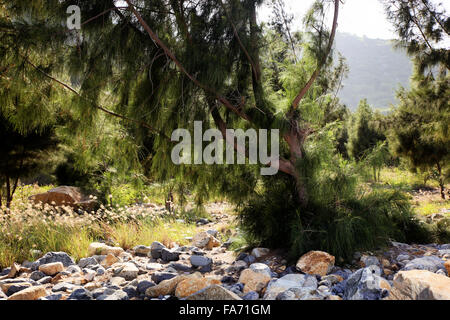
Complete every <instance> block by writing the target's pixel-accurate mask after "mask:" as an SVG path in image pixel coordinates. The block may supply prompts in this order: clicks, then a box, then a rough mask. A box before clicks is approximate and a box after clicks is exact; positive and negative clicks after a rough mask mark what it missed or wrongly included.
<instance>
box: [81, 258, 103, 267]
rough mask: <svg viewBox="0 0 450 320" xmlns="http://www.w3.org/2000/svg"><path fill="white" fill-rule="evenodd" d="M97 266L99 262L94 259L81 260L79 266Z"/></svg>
mask: <svg viewBox="0 0 450 320" xmlns="http://www.w3.org/2000/svg"><path fill="white" fill-rule="evenodd" d="M96 264H98V261H97V259H95V258H94V257H89V258H82V259H80V261H78V266H79V267H80V268H86V267H89V266H92V265H96Z"/></svg>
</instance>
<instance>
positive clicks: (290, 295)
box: [276, 287, 322, 300]
mask: <svg viewBox="0 0 450 320" xmlns="http://www.w3.org/2000/svg"><path fill="white" fill-rule="evenodd" d="M276 300H322V299H321V297H320V296H319V295H318V292H317V291H316V290H315V289H313V288H309V287H306V288H291V289H289V290H286V291H284V292H281V293H280V294H278V296H277V297H276Z"/></svg>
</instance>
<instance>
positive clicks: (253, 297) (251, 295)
mask: <svg viewBox="0 0 450 320" xmlns="http://www.w3.org/2000/svg"><path fill="white" fill-rule="evenodd" d="M242 300H249V301H252V300H259V293H258V292H256V291H250V292H249V293H247V294H246V295H244V296H243V297H242Z"/></svg>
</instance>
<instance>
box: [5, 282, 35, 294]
mask: <svg viewBox="0 0 450 320" xmlns="http://www.w3.org/2000/svg"><path fill="white" fill-rule="evenodd" d="M29 287H31V283H27V282H22V283H8V284H2V285H1V288H2V290H3V292H4V293H6V295H7V296H11V295H13V294H15V293H16V292H19V291H22V290H25V289H27V288H29Z"/></svg>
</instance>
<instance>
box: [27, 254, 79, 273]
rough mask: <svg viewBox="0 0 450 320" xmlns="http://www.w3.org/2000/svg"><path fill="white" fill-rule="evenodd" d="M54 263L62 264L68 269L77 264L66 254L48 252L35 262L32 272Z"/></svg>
mask: <svg viewBox="0 0 450 320" xmlns="http://www.w3.org/2000/svg"><path fill="white" fill-rule="evenodd" d="M54 262H61V263H62V264H63V265H64V267H66V268H67V267H68V266H71V265H74V264H75V262H74V261H73V259H72V258H71V257H70V256H69V255H68V254H67V253H65V252H48V253H46V254H45V255H44V256H43V257H42V258H40V259H38V260H37V261H35V262H33V264H32V266H31V270H33V271H35V270H37V269H38V268H39V266H41V265H44V264H48V263H54Z"/></svg>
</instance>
